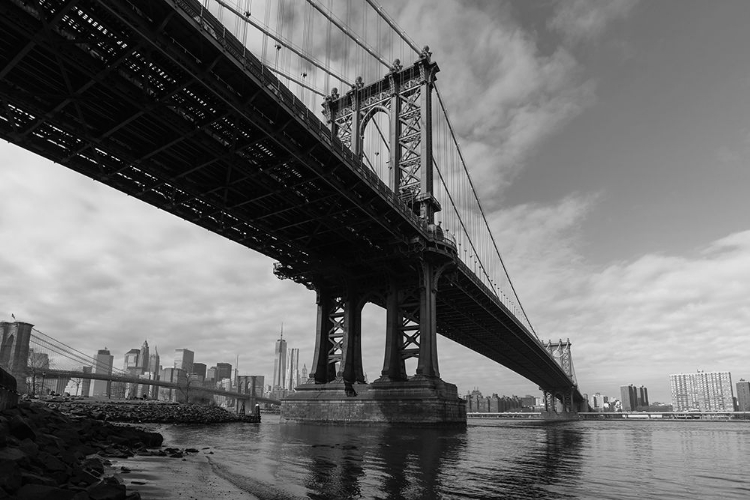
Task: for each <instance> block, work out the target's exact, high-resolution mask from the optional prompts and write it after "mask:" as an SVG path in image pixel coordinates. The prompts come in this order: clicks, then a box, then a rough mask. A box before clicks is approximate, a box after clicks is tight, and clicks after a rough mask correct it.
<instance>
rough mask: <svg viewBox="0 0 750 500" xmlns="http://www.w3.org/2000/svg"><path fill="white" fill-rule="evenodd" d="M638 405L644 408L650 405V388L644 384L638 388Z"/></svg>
mask: <svg viewBox="0 0 750 500" xmlns="http://www.w3.org/2000/svg"><path fill="white" fill-rule="evenodd" d="M638 406H639V407H641V408H643V409H646V408H647V407H648V406H649V402H648V389H647V388H645V387H644V386H640V387H639V388H638Z"/></svg>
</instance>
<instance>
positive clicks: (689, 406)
mask: <svg viewBox="0 0 750 500" xmlns="http://www.w3.org/2000/svg"><path fill="white" fill-rule="evenodd" d="M669 387H670V389H671V392H672V407H673V409H674V411H689V410H698V411H734V391H733V388H732V375H731V373H729V372H703V371H699V372H696V373H679V374H674V375H670V376H669Z"/></svg>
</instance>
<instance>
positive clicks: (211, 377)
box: [206, 366, 218, 382]
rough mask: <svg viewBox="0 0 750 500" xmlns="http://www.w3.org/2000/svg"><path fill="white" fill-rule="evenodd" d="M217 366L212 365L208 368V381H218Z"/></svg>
mask: <svg viewBox="0 0 750 500" xmlns="http://www.w3.org/2000/svg"><path fill="white" fill-rule="evenodd" d="M217 371H218V370H217V368H216V367H215V366H212V367H211V368H209V369H208V370H206V382H216V372H217Z"/></svg>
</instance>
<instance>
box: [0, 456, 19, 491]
mask: <svg viewBox="0 0 750 500" xmlns="http://www.w3.org/2000/svg"><path fill="white" fill-rule="evenodd" d="M21 484H22V482H21V468H20V467H19V466H18V462H17V461H15V460H0V491H2V490H5V491H15V490H17V489H18V488H20V487H21Z"/></svg>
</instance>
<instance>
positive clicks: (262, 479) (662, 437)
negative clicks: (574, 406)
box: [161, 415, 750, 500]
mask: <svg viewBox="0 0 750 500" xmlns="http://www.w3.org/2000/svg"><path fill="white" fill-rule="evenodd" d="M161 432H163V433H164V435H165V440H166V443H165V444H167V445H169V446H178V447H204V446H210V447H211V449H212V450H213V452H214V454H213V455H209V457H210V458H211V461H212V463H213V465H214V466H215V468H217V469H218V471H219V472H220V473H221V475H223V476H224V477H226V478H228V479H230V480H231V481H232V482H233V483H234V484H235V485H237V486H238V487H240V488H241V489H243V490H245V491H248V492H249V493H251V494H253V495H255V496H257V497H258V498H260V499H279V500H280V499H296V498H311V499H347V498H364V499H402V498H403V499H441V498H443V499H454V498H455V499H469V498H480V499H485V498H487V499H492V498H498V499H501V498H503V499H504V498H507V499H516V498H519V499H524V498H529V499H531V498H534V499H558V498H560V499H563V498H564V499H575V498H582V499H583V498H585V499H588V498H591V499H610V498H611V499H636V498H637V499H644V498H649V499H650V498H659V499H670V498H674V499H685V498H695V499H714V498H715V499H735V498H736V499H749V498H750V468H749V467H748V466H749V465H750V422H733V421H728V422H727V421H724V422H711V421H645V422H644V421H641V422H627V421H603V422H598V421H580V422H560V423H547V422H542V421H531V420H529V421H526V420H524V421H517V420H472V419H470V420H469V425H468V427H467V428H465V429H461V430H455V429H454V430H448V429H433V428H417V429H413V428H389V427H379V426H340V427H334V426H316V425H298V424H282V423H280V422H279V418H278V416H275V415H264V416H263V423H261V424H260V425H254V424H236V423H235V424H225V425H219V426H209V427H206V426H170V427H167V428H165V429H161Z"/></svg>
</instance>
